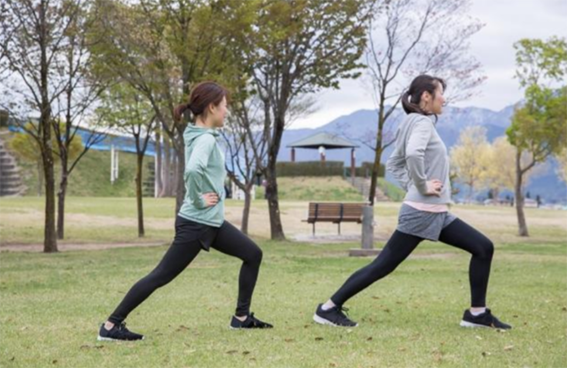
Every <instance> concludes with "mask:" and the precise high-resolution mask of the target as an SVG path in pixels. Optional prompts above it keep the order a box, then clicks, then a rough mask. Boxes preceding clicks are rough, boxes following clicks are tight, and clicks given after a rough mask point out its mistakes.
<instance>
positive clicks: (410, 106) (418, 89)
mask: <svg viewBox="0 0 567 368" xmlns="http://www.w3.org/2000/svg"><path fill="white" fill-rule="evenodd" d="M439 85H442V86H443V89H445V88H447V84H446V83H445V81H444V80H443V79H441V78H438V77H432V76H430V75H427V74H423V75H420V76H417V77H416V78H414V80H413V81H412V82H411V84H410V87H409V89H408V90H407V91H405V92H404V93H403V94H402V98H401V100H402V107H403V108H404V111H405V112H406V114H411V113H416V114H421V115H431V113H428V112H426V111H423V110H422V109H421V107H419V103H420V102H421V95H422V94H423V92H429V94H431V96H432V97H433V98H435V92H436V90H437V87H438V86H439Z"/></svg>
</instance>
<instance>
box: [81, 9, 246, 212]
mask: <svg viewBox="0 0 567 368" xmlns="http://www.w3.org/2000/svg"><path fill="white" fill-rule="evenodd" d="M97 1H99V2H100V3H101V4H103V9H104V13H103V16H102V17H101V18H102V21H101V23H100V24H99V26H98V32H97V33H100V32H104V34H105V37H104V39H105V40H106V42H103V43H101V44H99V45H96V46H95V47H93V49H92V51H93V53H95V54H96V55H97V59H98V63H97V65H98V67H97V72H98V73H101V74H103V75H106V76H107V78H109V79H111V80H112V79H116V78H117V77H118V78H119V79H120V80H122V81H124V82H126V83H128V84H130V86H131V87H132V88H134V89H136V90H138V91H139V92H140V93H141V95H142V96H144V97H145V98H146V99H147V100H148V102H149V103H150V104H151V106H152V108H153V109H154V113H155V115H156V119H157V120H158V121H159V122H160V124H161V128H162V130H163V132H164V133H165V134H166V135H167V136H168V138H169V140H166V142H168V143H169V142H171V145H172V148H173V150H174V152H175V156H176V160H175V161H176V163H177V170H176V177H177V187H176V213H177V212H178V211H179V208H180V207H181V204H182V202H183V198H184V194H185V193H184V190H185V186H184V184H183V173H184V171H185V146H184V142H183V131H184V130H185V128H186V126H187V124H188V122H189V120H190V119H191V116H189V114H187V116H185V118H184V119H182V121H175V119H174V118H173V110H174V108H175V106H177V105H178V104H179V103H180V102H181V101H182V100H184V99H185V100H186V99H187V96H188V94H189V91H190V89H191V87H192V86H193V85H194V84H195V83H197V82H199V81H202V80H206V79H211V80H217V81H219V82H221V83H223V82H229V81H231V80H236V79H237V78H236V77H233V76H232V75H231V74H232V73H235V72H237V69H236V68H235V67H234V64H235V63H234V62H233V61H234V60H233V59H232V56H233V55H234V54H233V53H232V52H230V50H232V49H233V48H234V44H235V43H238V44H240V43H241V42H242V34H243V33H245V32H248V30H249V29H250V26H251V19H253V16H254V14H255V9H256V8H255V6H256V2H255V1H239V0H226V1H222V2H221V1H216V0H204V1H188V0H141V1H139V2H137V3H132V2H129V1H117V0H112V1H111V0H97ZM228 87H230V84H229V85H228ZM165 149H166V161H167V157H168V156H167V152H168V150H167V147H165ZM171 161H172V162H173V161H174V160H171ZM165 170H166V171H168V172H169V168H167V167H166V168H165Z"/></svg>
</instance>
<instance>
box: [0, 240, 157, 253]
mask: <svg viewBox="0 0 567 368" xmlns="http://www.w3.org/2000/svg"><path fill="white" fill-rule="evenodd" d="M165 244H167V242H165V241H163V242H151V243H110V244H108V243H87V244H58V245H57V248H58V249H59V251H60V252H65V251H69V250H102V249H113V248H131V247H158V246H162V245H165ZM0 252H43V244H9V245H0Z"/></svg>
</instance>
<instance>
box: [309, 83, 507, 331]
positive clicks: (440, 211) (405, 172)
mask: <svg viewBox="0 0 567 368" xmlns="http://www.w3.org/2000/svg"><path fill="white" fill-rule="evenodd" d="M445 87H446V85H445V82H444V81H443V80H442V79H441V78H436V77H431V76H429V75H420V76H419V77H417V78H415V79H414V80H413V82H412V83H411V85H410V88H409V89H408V90H407V91H406V92H405V93H404V94H403V96H402V105H403V108H404V111H405V112H406V113H407V114H408V115H407V116H406V118H405V120H404V121H403V122H402V123H401V124H400V127H399V128H398V131H397V134H396V148H395V149H394V152H393V153H392V155H391V157H390V158H389V159H388V163H387V169H388V171H389V172H391V173H392V175H393V176H394V177H395V178H396V180H397V181H398V182H399V183H400V184H401V186H402V187H403V188H404V189H405V190H406V192H407V194H406V196H405V199H404V203H403V204H402V207H401V209H400V213H399V217H398V226H397V229H396V231H394V234H392V237H391V238H390V240H388V242H387V244H386V245H385V246H384V249H383V250H382V252H380V254H379V255H378V257H377V258H376V259H375V260H374V261H373V262H372V263H370V264H369V265H367V266H366V267H364V268H362V269H360V270H358V271H356V272H355V273H354V274H353V275H352V276H351V277H350V278H349V279H348V280H347V281H346V282H345V283H344V284H343V286H341V288H340V289H339V290H338V291H337V292H336V293H335V294H334V295H333V296H332V297H331V298H330V299H329V300H328V301H327V302H326V303H324V304H320V305H319V306H318V307H317V310H316V312H315V315H314V316H313V319H314V320H315V322H318V323H321V324H327V325H333V326H345V327H354V326H357V323H355V322H353V321H352V320H350V319H349V318H348V317H347V316H346V315H345V314H344V310H345V309H344V308H343V304H344V303H345V302H346V301H347V300H348V299H350V298H352V297H353V296H354V295H356V294H358V293H359V292H361V291H362V290H364V289H365V288H367V287H368V286H370V285H371V284H373V283H374V282H376V281H377V280H379V279H381V278H383V277H385V276H386V275H388V274H389V273H391V272H392V271H394V270H395V269H396V267H397V266H398V265H399V264H400V263H402V262H403V261H404V260H405V259H406V258H407V257H408V256H409V255H410V253H411V252H412V251H413V250H414V249H415V248H416V247H417V245H418V244H419V243H420V242H421V241H423V240H425V239H427V240H432V241H438V240H439V241H441V242H443V243H446V244H449V245H452V246H454V247H457V248H460V249H463V250H465V251H467V252H469V253H471V254H472V258H471V262H470V267H469V280H470V288H471V308H470V309H467V310H465V313H464V315H463V318H462V320H461V323H460V325H461V326H463V327H492V328H500V329H509V328H511V326H510V325H508V324H506V323H503V322H501V321H499V320H498V319H497V318H496V317H495V316H494V315H493V314H492V313H491V311H490V309H488V308H486V290H487V286H488V278H489V275H490V264H491V262H492V255H493V253H494V246H493V244H492V242H491V241H490V240H489V239H488V238H487V237H486V236H484V235H483V234H481V233H480V232H479V231H477V230H476V229H474V228H472V227H471V226H469V225H468V224H466V223H465V222H463V221H462V220H460V219H458V218H457V217H455V216H454V215H452V214H451V213H450V212H449V204H450V203H451V184H450V182H449V157H448V156H447V148H446V147H445V144H444V143H443V141H442V140H441V138H440V137H439V134H437V130H436V129H435V124H436V123H437V115H439V114H441V112H442V109H443V105H444V104H445V99H444V97H443V92H444V89H445Z"/></svg>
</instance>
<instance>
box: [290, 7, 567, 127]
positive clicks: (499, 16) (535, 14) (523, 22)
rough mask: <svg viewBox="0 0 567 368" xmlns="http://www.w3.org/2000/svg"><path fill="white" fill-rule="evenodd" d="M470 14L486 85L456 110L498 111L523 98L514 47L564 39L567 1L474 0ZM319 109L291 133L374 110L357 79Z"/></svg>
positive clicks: (322, 97)
mask: <svg viewBox="0 0 567 368" xmlns="http://www.w3.org/2000/svg"><path fill="white" fill-rule="evenodd" d="M470 15H471V16H473V17H475V18H477V19H479V20H480V21H481V22H483V23H485V24H486V25H485V27H484V28H482V29H481V30H480V31H479V32H478V33H477V34H475V35H474V36H473V37H472V38H471V49H470V52H471V53H472V55H474V56H475V58H476V59H477V60H479V61H480V62H481V63H482V65H483V70H484V74H485V75H486V76H487V80H486V82H485V83H484V84H483V85H482V86H481V87H480V88H479V91H480V95H479V96H476V97H473V98H471V99H469V100H467V101H463V102H460V103H457V104H456V106H461V107H465V106H477V107H484V108H488V109H491V110H496V111H497V110H501V109H503V108H504V107H506V106H508V105H510V104H513V103H515V102H517V101H518V100H520V99H521V98H522V93H523V92H522V91H521V90H519V88H518V81H517V80H516V79H514V71H515V60H514V57H515V52H514V48H513V47H512V45H513V43H514V42H516V41H517V40H519V39H521V38H542V39H547V38H549V37H550V36H553V35H557V36H561V37H567V0H472V8H471V12H470ZM317 102H318V107H319V109H318V110H317V112H315V113H313V114H311V115H309V116H308V117H305V118H302V119H298V120H297V121H296V122H295V123H294V124H293V125H292V129H296V128H316V127H318V126H321V125H324V124H326V123H328V122H330V121H331V120H333V119H335V118H337V117H339V116H342V115H348V114H350V113H351V112H353V111H356V110H359V109H373V108H375V104H374V102H373V101H372V99H371V97H370V94H369V93H368V90H367V88H366V87H365V86H364V84H363V82H362V81H360V80H344V81H342V82H341V88H340V90H336V91H323V92H321V93H319V94H318V95H317Z"/></svg>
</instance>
